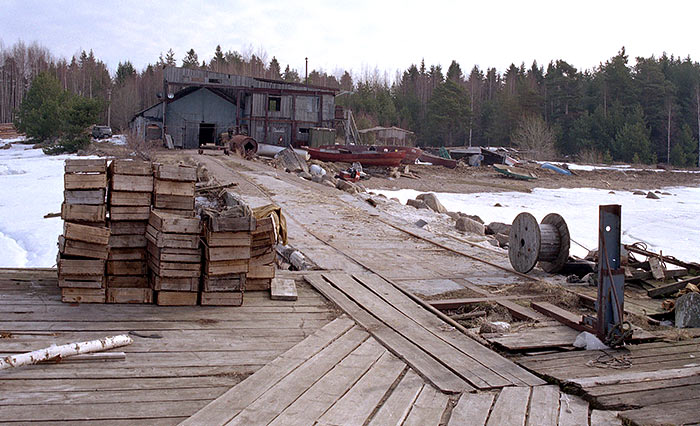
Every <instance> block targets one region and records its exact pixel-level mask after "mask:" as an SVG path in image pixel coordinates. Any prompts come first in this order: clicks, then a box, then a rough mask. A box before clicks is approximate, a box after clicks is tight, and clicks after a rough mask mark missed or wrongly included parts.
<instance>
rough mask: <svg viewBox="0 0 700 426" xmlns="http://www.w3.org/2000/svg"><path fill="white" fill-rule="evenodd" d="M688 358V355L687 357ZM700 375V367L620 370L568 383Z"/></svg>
mask: <svg viewBox="0 0 700 426" xmlns="http://www.w3.org/2000/svg"><path fill="white" fill-rule="evenodd" d="M685 358H688V357H685ZM698 375H700V367H687V368H672V369H667V370H656V371H618V372H616V374H615V375H613V376H597V377H585V378H580V379H571V380H568V381H567V383H566V384H567V385H574V386H576V387H579V388H583V389H585V388H588V387H593V386H604V385H609V384H614V385H621V384H627V383H640V382H646V381H652V380H668V379H681V378H684V377H693V376H698Z"/></svg>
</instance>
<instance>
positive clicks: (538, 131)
mask: <svg viewBox="0 0 700 426" xmlns="http://www.w3.org/2000/svg"><path fill="white" fill-rule="evenodd" d="M511 139H512V141H513V142H514V143H515V145H516V146H517V147H518V148H520V149H521V150H523V151H527V152H528V153H529V154H530V155H532V156H533V157H534V158H535V159H547V158H550V157H552V155H554V143H555V141H556V137H555V136H554V132H553V131H552V130H551V129H550V128H549V126H547V123H545V122H544V120H542V118H541V117H539V116H536V115H528V116H524V117H523V118H522V119H521V120H520V123H519V124H518V127H517V128H516V129H515V131H514V132H513V134H512V135H511Z"/></svg>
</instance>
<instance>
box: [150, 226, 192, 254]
mask: <svg viewBox="0 0 700 426" xmlns="http://www.w3.org/2000/svg"><path fill="white" fill-rule="evenodd" d="M146 239H147V240H148V241H150V242H151V243H152V244H153V245H155V246H156V247H161V248H162V247H168V248H190V249H194V248H199V235H194V234H167V233H165V232H160V231H158V230H156V229H155V228H154V227H152V226H151V225H148V227H147V228H146Z"/></svg>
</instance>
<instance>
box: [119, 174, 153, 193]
mask: <svg viewBox="0 0 700 426" xmlns="http://www.w3.org/2000/svg"><path fill="white" fill-rule="evenodd" d="M109 187H110V189H111V190H112V191H125V192H148V193H150V192H153V176H136V175H112V178H111V180H110V181H109Z"/></svg>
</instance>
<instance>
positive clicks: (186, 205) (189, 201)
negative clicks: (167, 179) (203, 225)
mask: <svg viewBox="0 0 700 426" xmlns="http://www.w3.org/2000/svg"><path fill="white" fill-rule="evenodd" d="M153 206H154V207H155V208H157V209H174V210H194V197H192V196H188V195H187V196H182V195H166V194H158V193H156V194H155V195H154V196H153Z"/></svg>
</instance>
